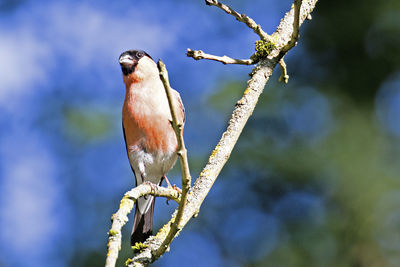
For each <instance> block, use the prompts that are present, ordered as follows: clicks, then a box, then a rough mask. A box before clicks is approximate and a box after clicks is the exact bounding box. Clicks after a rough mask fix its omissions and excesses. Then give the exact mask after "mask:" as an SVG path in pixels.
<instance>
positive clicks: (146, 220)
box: [131, 198, 155, 246]
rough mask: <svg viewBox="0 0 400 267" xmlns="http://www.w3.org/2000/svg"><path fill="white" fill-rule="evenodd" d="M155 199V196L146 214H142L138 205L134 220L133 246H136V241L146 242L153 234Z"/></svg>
mask: <svg viewBox="0 0 400 267" xmlns="http://www.w3.org/2000/svg"><path fill="white" fill-rule="evenodd" d="M154 201H155V198H153V200H152V202H151V206H150V208H149V210H148V211H147V212H146V213H145V214H141V213H140V211H139V209H138V207H137V206H136V210H135V220H134V222H133V229H132V235H131V245H132V246H134V245H135V243H136V242H144V241H145V240H146V239H147V238H148V237H149V236H151V235H152V234H153V213H154V203H155V202H154Z"/></svg>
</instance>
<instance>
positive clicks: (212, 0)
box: [205, 0, 270, 41]
mask: <svg viewBox="0 0 400 267" xmlns="http://www.w3.org/2000/svg"><path fill="white" fill-rule="evenodd" d="M205 1H206V5H208V6H216V7H219V8H220V9H222V10H223V11H225V12H226V13H228V14H229V15H232V16H234V17H235V18H236V19H237V20H238V21H240V22H243V23H245V24H246V25H247V26H248V27H249V28H250V29H252V30H253V31H254V32H255V33H256V34H257V35H258V36H260V38H261V40H264V41H270V36H269V35H268V34H267V33H266V32H265V31H264V30H263V29H262V28H261V26H260V25H258V24H257V23H256V22H255V21H254V20H253V19H252V18H250V17H248V16H246V15H245V14H239V13H238V12H236V11H235V10H234V9H233V8H231V7H230V6H228V5H225V4H222V3H221V2H219V1H218V0H205Z"/></svg>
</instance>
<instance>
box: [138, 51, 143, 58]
mask: <svg viewBox="0 0 400 267" xmlns="http://www.w3.org/2000/svg"><path fill="white" fill-rule="evenodd" d="M143 56H144V53H143V52H142V51H139V52H137V53H136V57H137V58H142V57H143Z"/></svg>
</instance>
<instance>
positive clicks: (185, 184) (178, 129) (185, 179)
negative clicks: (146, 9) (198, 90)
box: [155, 59, 192, 255]
mask: <svg viewBox="0 0 400 267" xmlns="http://www.w3.org/2000/svg"><path fill="white" fill-rule="evenodd" d="M158 71H159V72H160V78H161V81H162V83H163V85H164V88H165V92H166V94H167V98H168V104H169V109H170V111H171V115H172V127H173V128H174V131H175V135H176V138H177V140H178V150H177V151H178V152H177V153H178V156H179V160H180V164H181V169H182V196H181V201H180V202H179V207H178V211H177V213H176V217H175V220H174V222H173V224H172V226H171V229H170V231H169V233H168V235H167V237H166V238H165V239H164V241H163V243H162V244H161V246H160V247H159V248H158V249H157V251H156V252H155V254H157V255H162V254H164V253H165V251H166V250H167V249H168V248H169V244H170V243H171V242H172V240H173V239H174V237H175V236H176V234H177V233H178V232H179V231H180V230H181V229H182V227H183V226H182V225H181V222H182V215H183V212H184V210H185V206H186V201H187V197H188V193H189V189H190V185H191V179H192V178H191V176H190V170H189V163H188V159H187V150H186V147H185V142H184V140H183V122H178V119H177V110H176V107H177V105H176V103H175V101H176V99H175V98H174V97H173V96H172V88H171V86H170V84H169V79H168V72H167V68H166V67H165V64H164V63H163V62H162V61H161V59H160V60H158Z"/></svg>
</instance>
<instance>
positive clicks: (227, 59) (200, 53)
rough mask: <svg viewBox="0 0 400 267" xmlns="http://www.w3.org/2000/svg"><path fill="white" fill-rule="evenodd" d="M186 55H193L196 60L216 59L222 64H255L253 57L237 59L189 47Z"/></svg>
mask: <svg viewBox="0 0 400 267" xmlns="http://www.w3.org/2000/svg"><path fill="white" fill-rule="evenodd" d="M186 55H187V56H188V57H192V58H193V59H195V60H200V59H208V60H215V61H218V62H221V63H222V64H239V65H253V64H255V62H254V61H253V60H252V59H235V58H230V57H228V56H223V57H219V56H214V55H211V54H206V53H204V52H203V51H202V50H192V49H190V48H188V49H187V52H186Z"/></svg>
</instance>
